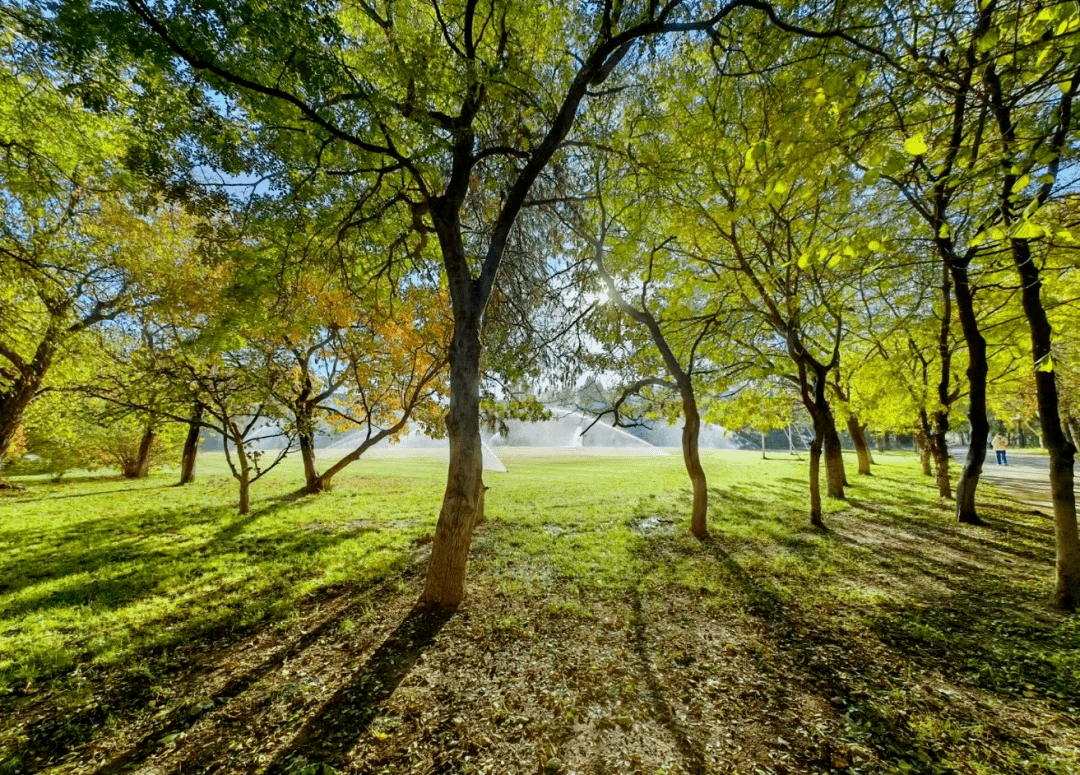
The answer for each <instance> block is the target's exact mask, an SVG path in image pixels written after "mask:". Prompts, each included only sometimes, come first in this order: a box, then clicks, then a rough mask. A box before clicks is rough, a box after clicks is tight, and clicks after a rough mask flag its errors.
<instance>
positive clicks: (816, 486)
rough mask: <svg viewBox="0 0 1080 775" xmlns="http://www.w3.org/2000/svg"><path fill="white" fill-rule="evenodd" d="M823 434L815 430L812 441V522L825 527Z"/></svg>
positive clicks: (816, 525)
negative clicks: (822, 515)
mask: <svg viewBox="0 0 1080 775" xmlns="http://www.w3.org/2000/svg"><path fill="white" fill-rule="evenodd" d="M821 446H822V444H821V436H820V435H819V434H818V433H817V432H815V433H814V438H813V440H812V441H811V442H810V524H811V525H813V526H814V527H825V520H823V519H822V517H821V475H820V469H821Z"/></svg>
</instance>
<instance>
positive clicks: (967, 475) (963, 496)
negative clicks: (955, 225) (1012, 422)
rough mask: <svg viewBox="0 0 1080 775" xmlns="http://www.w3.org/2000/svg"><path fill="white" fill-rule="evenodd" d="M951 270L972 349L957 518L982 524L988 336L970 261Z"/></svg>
mask: <svg viewBox="0 0 1080 775" xmlns="http://www.w3.org/2000/svg"><path fill="white" fill-rule="evenodd" d="M949 273H950V275H951V276H952V285H953V295H954V298H955V299H956V312H957V316H958V317H959V318H960V329H961V331H962V332H963V334H964V343H965V345H966V346H967V351H968V368H967V378H968V423H970V425H971V440H970V442H969V443H968V453H967V460H966V461H965V462H964V471H963V473H962V474H961V475H960V481H959V482H957V485H956V518H957V520H958V521H960V522H963V523H964V524H968V525H979V524H982V520H981V519H979V514H978V512H977V511H976V509H975V490H976V489H977V488H978V486H979V477H980V476H982V467H983V463H984V462H985V460H986V439H987V437H988V436H989V435H990V421H989V419H987V416H986V375H987V374H988V373H989V370H990V369H989V365H988V364H987V361H986V339H984V338H983V335H982V333H981V332H980V331H979V320H978V317H977V316H976V314H975V298H974V296H973V295H972V292H971V285H970V282H969V280H968V271H967V264H966V263H964V262H962V261H951V262H949Z"/></svg>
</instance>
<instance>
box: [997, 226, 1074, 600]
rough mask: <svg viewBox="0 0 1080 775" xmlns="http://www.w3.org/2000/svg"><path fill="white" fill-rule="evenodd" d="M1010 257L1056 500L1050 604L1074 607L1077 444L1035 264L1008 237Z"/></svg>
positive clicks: (1022, 245) (1023, 244)
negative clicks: (1062, 405)
mask: <svg viewBox="0 0 1080 775" xmlns="http://www.w3.org/2000/svg"><path fill="white" fill-rule="evenodd" d="M1010 242H1011V243H1012V255H1013V261H1014V263H1015V264H1016V269H1017V272H1018V273H1019V274H1020V279H1021V283H1020V287H1021V291H1020V294H1021V295H1020V298H1021V301H1022V303H1023V307H1024V315H1025V317H1027V321H1028V328H1029V329H1030V331H1031V354H1032V358H1033V360H1034V364H1035V397H1036V399H1037V401H1038V405H1039V425H1040V430H1041V431H1042V437H1043V439H1045V440H1046V449H1047V451H1048V452H1049V454H1050V496H1051V498H1052V499H1053V503H1054V533H1055V536H1056V538H1057V584H1056V588H1055V590H1054V603H1055V604H1056V605H1057V606H1058V607H1059V608H1061V609H1064V610H1069V611H1071V610H1074V609H1075V608H1076V607H1077V605H1078V604H1080V535H1078V531H1077V523H1076V493H1075V491H1074V489H1073V459H1074V456H1075V455H1076V447H1074V446H1073V445H1072V444H1070V443H1069V440H1068V439H1066V438H1065V432H1064V430H1063V429H1062V426H1061V413H1060V409H1059V403H1058V391H1057V379H1056V375H1055V373H1054V370H1053V362H1052V361H1050V358H1051V344H1052V340H1053V329H1052V328H1051V326H1050V321H1049V320H1048V319H1047V317H1046V309H1045V308H1044V307H1043V304H1042V298H1041V290H1042V281H1041V279H1040V277H1039V268H1038V266H1037V265H1036V264H1035V259H1034V257H1033V256H1032V255H1031V245H1030V243H1029V242H1028V241H1027V240H1025V239H1012V240H1010Z"/></svg>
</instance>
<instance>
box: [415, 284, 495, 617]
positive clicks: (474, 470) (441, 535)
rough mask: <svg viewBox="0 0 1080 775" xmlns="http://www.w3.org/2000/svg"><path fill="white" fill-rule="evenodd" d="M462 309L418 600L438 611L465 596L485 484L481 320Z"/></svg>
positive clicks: (459, 306) (456, 327)
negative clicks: (444, 457) (435, 512)
mask: <svg viewBox="0 0 1080 775" xmlns="http://www.w3.org/2000/svg"><path fill="white" fill-rule="evenodd" d="M455 301H456V300H455ZM465 306H466V305H465V304H459V303H455V305H454V338H453V341H452V343H451V345H450V411H449V413H448V416H447V423H446V425H447V432H448V435H449V438H450V465H449V469H448V471H447V475H446V491H445V493H444V495H443V504H442V510H441V511H440V512H439V521H438V523H437V524H436V526H435V541H434V543H433V544H432V547H431V560H430V562H429V563H428V573H427V580H426V582H425V584H424V592H423V594H422V595H421V598H420V604H421V605H422V606H425V607H429V608H439V609H442V610H454V609H456V608H457V607H458V606H459V605H460V604H461V600H462V598H463V597H464V595H465V568H466V565H467V563H468V559H469V547H470V545H471V544H472V534H473V528H474V527H475V525H476V520H477V516H478V514H479V509H480V503H481V493H482V492H483V486H484V482H483V466H484V462H483V453H482V448H481V446H480V351H481V343H480V320H479V315H477V314H475V313H474V312H473V310H472V309H467V308H464V309H463V307H465Z"/></svg>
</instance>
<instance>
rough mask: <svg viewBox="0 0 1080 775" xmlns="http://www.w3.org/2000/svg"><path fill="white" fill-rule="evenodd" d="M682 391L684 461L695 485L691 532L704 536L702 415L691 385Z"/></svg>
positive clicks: (706, 498) (705, 500)
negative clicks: (700, 450)
mask: <svg viewBox="0 0 1080 775" xmlns="http://www.w3.org/2000/svg"><path fill="white" fill-rule="evenodd" d="M680 393H681V394H682V406H683V419H684V420H685V425H683V434H682V449H683V462H684V463H685V464H686V473H687V474H689V475H690V483H691V484H692V485H693V487H694V510H693V511H692V512H691V515H690V532H691V533H693V534H694V536H696V537H697V538H704V537H705V536H707V535H708V534H709V529H708V524H707V516H708V511H709V487H708V483H707V482H706V481H705V470H704V469H703V468H702V467H701V458H700V456H699V455H698V436H699V435H700V433H701V415H700V414H699V413H698V408H697V401H695V400H694V391H693V389H692V388H691V387H690V386H689V385H684V386H683V388H682V389H681V390H680ZM763 454H764V452H763Z"/></svg>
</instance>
